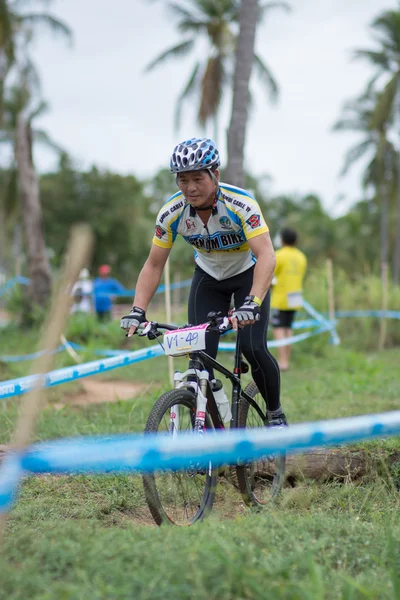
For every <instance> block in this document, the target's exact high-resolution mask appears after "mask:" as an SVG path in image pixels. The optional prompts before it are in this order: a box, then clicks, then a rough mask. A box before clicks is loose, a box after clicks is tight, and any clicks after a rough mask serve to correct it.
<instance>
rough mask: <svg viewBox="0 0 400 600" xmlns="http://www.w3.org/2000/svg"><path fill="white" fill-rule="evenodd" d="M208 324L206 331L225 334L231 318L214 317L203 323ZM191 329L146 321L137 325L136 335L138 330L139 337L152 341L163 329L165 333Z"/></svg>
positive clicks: (229, 328) (230, 326)
mask: <svg viewBox="0 0 400 600" xmlns="http://www.w3.org/2000/svg"><path fill="white" fill-rule="evenodd" d="M206 324H208V325H209V329H208V330H207V331H218V332H219V333H225V332H227V331H230V330H231V329H232V328H233V327H232V318H231V317H220V316H215V317H213V318H212V319H210V321H207V322H206V323H204V325H206ZM189 327H192V325H183V326H181V327H179V325H171V324H169V323H158V322H157V321H148V322H146V323H143V325H139V327H138V329H137V331H136V333H138V331H139V330H142V331H141V333H138V335H139V336H140V337H144V336H146V337H148V338H149V339H154V338H155V337H158V336H160V335H162V333H161V331H160V329H164V330H166V331H175V330H176V329H186V328H189Z"/></svg>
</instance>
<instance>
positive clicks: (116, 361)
mask: <svg viewBox="0 0 400 600" xmlns="http://www.w3.org/2000/svg"><path fill="white" fill-rule="evenodd" d="M333 327H334V324H332V323H329V322H327V323H326V324H324V325H323V326H321V327H320V328H318V329H317V330H315V331H310V332H306V333H301V334H299V335H297V336H292V337H290V338H286V339H285V340H274V341H271V342H269V343H268V345H269V347H277V346H282V345H286V344H292V343H296V342H299V341H301V340H305V339H307V338H308V337H311V336H313V335H318V334H320V333H324V332H325V331H329V330H331V329H332V328H333ZM219 348H220V350H222V351H228V352H231V351H233V350H234V348H235V345H234V344H229V343H222V342H221V343H220V345H219ZM111 352H112V351H111ZM162 354H164V352H163V349H162V348H161V346H159V345H154V346H150V347H149V348H144V349H141V350H136V351H134V352H129V353H123V354H118V355H117V356H115V357H112V358H105V359H103V360H96V361H91V362H88V363H83V364H81V365H74V366H73V367H64V368H63V369H57V370H55V371H51V372H50V373H47V374H46V375H45V377H44V379H42V381H41V383H42V386H41V387H46V388H47V387H52V386H54V385H60V384H61V383H67V382H70V381H75V380H76V379H81V378H82V377H89V376H90V375H96V374H98V373H104V372H105V371H110V370H112V369H116V368H118V367H124V366H127V365H131V364H134V363H137V362H140V361H142V360H147V359H149V358H155V357H156V356H161V355H162ZM39 378H40V375H30V376H28V377H21V378H18V379H11V380H9V381H4V382H2V384H1V385H0V400H1V399H4V398H10V397H12V396H19V395H21V394H24V393H26V392H28V391H29V390H30V389H32V387H33V386H34V385H35V384H37V381H38V379H39Z"/></svg>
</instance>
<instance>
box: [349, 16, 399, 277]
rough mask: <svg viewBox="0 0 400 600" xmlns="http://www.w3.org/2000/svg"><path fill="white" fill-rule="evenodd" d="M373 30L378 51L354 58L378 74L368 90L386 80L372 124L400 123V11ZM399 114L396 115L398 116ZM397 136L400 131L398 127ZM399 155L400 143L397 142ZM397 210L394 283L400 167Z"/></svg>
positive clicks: (362, 52)
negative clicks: (363, 61) (362, 60)
mask: <svg viewBox="0 0 400 600" xmlns="http://www.w3.org/2000/svg"><path fill="white" fill-rule="evenodd" d="M371 28H372V29H373V32H374V33H375V34H377V38H376V41H377V43H378V47H377V48H376V49H374V50H356V51H355V52H354V56H355V58H361V59H366V60H367V61H368V62H369V63H370V64H372V65H373V66H374V67H375V68H376V72H375V74H374V76H373V78H372V80H371V81H370V83H369V84H368V87H369V88H372V87H374V86H376V84H377V83H378V82H379V81H380V80H382V79H383V80H384V82H385V86H384V89H383V91H382V93H381V94H380V96H379V100H378V102H377V104H376V106H375V109H374V114H373V118H372V121H373V122H386V123H389V122H393V120H394V121H395V122H396V124H397V125H398V123H399V121H400V114H399V113H400V11H399V10H389V11H385V12H383V13H382V14H381V15H379V16H378V18H377V19H375V20H374V21H373V22H372V24H371ZM396 113H397V114H396ZM396 129H397V131H396V135H397V136H399V134H400V131H399V128H398V126H397V127H396ZM398 151H399V155H400V139H399V141H398ZM397 194H398V195H397V207H396V234H395V247H394V253H393V281H394V282H395V283H399V280H400V164H398V165H397Z"/></svg>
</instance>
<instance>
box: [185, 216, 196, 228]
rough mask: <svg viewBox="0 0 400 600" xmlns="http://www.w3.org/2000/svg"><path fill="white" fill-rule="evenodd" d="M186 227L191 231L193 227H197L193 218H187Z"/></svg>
mask: <svg viewBox="0 0 400 600" xmlns="http://www.w3.org/2000/svg"><path fill="white" fill-rule="evenodd" d="M185 223H186V229H187V230H188V231H190V230H191V229H196V223H195V222H194V220H193V219H186V221H185Z"/></svg>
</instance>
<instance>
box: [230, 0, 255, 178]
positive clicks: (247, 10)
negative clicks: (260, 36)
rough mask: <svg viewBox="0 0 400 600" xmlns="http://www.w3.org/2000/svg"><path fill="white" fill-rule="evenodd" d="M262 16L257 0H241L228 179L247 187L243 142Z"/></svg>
mask: <svg viewBox="0 0 400 600" xmlns="http://www.w3.org/2000/svg"><path fill="white" fill-rule="evenodd" d="M258 17H259V6H258V0H242V3H241V7H240V13H239V26H240V30H239V36H238V40H237V48H236V64H235V77H234V85H233V99H232V114H231V122H230V125H229V130H228V164H227V167H226V171H225V179H226V181H227V182H229V183H232V184H233V185H236V186H238V187H244V183H245V177H244V166H243V162H244V146H245V140H246V128H247V118H248V109H249V102H250V92H249V83H250V77H251V70H252V67H253V62H254V44H255V37H256V28H257V21H258Z"/></svg>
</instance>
